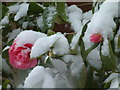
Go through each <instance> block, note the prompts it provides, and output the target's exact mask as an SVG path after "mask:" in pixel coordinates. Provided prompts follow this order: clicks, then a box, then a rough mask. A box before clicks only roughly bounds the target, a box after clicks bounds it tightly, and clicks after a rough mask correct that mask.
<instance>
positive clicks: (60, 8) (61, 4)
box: [57, 2, 68, 22]
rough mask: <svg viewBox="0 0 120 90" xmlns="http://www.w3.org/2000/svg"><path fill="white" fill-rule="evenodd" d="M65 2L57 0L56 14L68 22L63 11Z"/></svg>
mask: <svg viewBox="0 0 120 90" xmlns="http://www.w3.org/2000/svg"><path fill="white" fill-rule="evenodd" d="M65 8H66V7H65V2H57V12H58V15H59V16H60V17H61V19H63V20H64V21H65V22H68V18H67V16H66V12H65Z"/></svg>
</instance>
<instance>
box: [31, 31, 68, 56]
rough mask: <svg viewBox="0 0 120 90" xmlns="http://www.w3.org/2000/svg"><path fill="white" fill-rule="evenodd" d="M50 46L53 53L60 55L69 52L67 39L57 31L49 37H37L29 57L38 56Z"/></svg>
mask: <svg viewBox="0 0 120 90" xmlns="http://www.w3.org/2000/svg"><path fill="white" fill-rule="evenodd" d="M52 46H53V53H54V54H58V55H62V54H66V53H68V52H69V44H68V41H67V39H66V38H65V37H64V36H63V35H62V34H61V33H57V34H54V35H51V36H49V37H44V38H40V39H38V40H37V41H36V42H35V44H34V45H33V47H32V51H31V54H30V57H31V58H35V57H39V56H40V55H42V54H44V53H46V52H48V51H49V50H50V48H51V47H52Z"/></svg>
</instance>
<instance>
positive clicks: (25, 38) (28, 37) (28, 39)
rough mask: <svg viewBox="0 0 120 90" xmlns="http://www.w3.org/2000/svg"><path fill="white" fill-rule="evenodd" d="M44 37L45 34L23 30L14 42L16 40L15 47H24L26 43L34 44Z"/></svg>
mask: <svg viewBox="0 0 120 90" xmlns="http://www.w3.org/2000/svg"><path fill="white" fill-rule="evenodd" d="M42 37H46V34H44V33H40V32H35V31H32V30H25V31H22V32H21V33H20V34H19V35H18V36H17V37H16V39H15V40H17V42H16V44H17V46H21V45H24V44H26V43H31V44H34V42H35V41H36V40H37V39H38V38H42Z"/></svg>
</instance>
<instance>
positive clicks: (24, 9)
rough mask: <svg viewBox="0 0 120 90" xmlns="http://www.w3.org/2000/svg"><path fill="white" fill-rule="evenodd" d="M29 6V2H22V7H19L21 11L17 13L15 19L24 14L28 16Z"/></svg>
mask: <svg viewBox="0 0 120 90" xmlns="http://www.w3.org/2000/svg"><path fill="white" fill-rule="evenodd" d="M28 7H29V4H27V3H23V4H21V5H20V8H19V11H18V12H17V14H16V15H15V17H14V20H15V21H17V20H19V19H20V18H22V17H23V16H26V15H27V11H28Z"/></svg>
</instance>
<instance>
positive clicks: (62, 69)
mask: <svg viewBox="0 0 120 90" xmlns="http://www.w3.org/2000/svg"><path fill="white" fill-rule="evenodd" d="M52 63H53V65H54V67H55V68H56V70H57V71H58V72H59V73H64V72H66V71H67V65H66V64H65V63H64V62H63V61H61V60H58V59H53V60H52Z"/></svg>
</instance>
